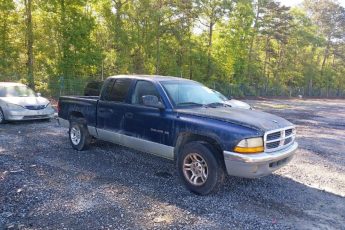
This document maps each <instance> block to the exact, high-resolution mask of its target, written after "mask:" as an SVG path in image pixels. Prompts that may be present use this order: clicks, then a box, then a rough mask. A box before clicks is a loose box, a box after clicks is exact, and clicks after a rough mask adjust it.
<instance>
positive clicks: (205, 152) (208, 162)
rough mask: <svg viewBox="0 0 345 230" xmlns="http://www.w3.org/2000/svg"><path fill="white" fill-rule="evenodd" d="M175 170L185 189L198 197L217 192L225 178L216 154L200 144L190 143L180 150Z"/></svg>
mask: <svg viewBox="0 0 345 230" xmlns="http://www.w3.org/2000/svg"><path fill="white" fill-rule="evenodd" d="M177 168H178V172H179V175H180V178H181V179H182V181H183V183H184V185H185V186H186V187H187V189H189V190H190V191H192V192H194V193H196V194H199V195H207V194H209V193H212V192H215V191H217V190H218V189H219V188H220V186H221V185H222V182H223V180H224V177H225V174H224V170H223V167H222V165H221V163H220V159H219V158H218V154H217V152H215V150H214V149H213V148H212V147H211V146H209V145H208V144H207V143H202V142H191V143H189V144H186V145H185V146H184V147H183V148H182V151H181V152H180V154H179V155H178V158H177Z"/></svg>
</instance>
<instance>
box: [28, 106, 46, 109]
mask: <svg viewBox="0 0 345 230" xmlns="http://www.w3.org/2000/svg"><path fill="white" fill-rule="evenodd" d="M25 108H26V109H28V110H41V109H45V108H46V106H45V105H27V106H25Z"/></svg>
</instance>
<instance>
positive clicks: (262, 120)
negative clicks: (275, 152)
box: [176, 107, 293, 132]
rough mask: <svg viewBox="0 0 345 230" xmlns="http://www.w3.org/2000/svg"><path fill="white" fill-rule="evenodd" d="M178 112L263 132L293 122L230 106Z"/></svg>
mask: <svg viewBox="0 0 345 230" xmlns="http://www.w3.org/2000/svg"><path fill="white" fill-rule="evenodd" d="M176 112H178V113H181V114H189V115H194V116H199V117H206V118H213V119H217V120H222V121H226V122H230V123H234V124H238V125H242V126H246V127H249V128H254V129H257V130H261V131H263V132H266V131H270V130H274V129H280V128H285V127H288V126H292V125H293V124H292V123H291V122H289V121H287V120H285V119H284V118H281V117H278V116H276V115H273V114H269V113H265V112H262V111H258V110H248V109H240V108H229V107H216V108H213V107H206V108H205V107H200V108H199V107H197V108H195V107H194V108H186V109H177V110H176Z"/></svg>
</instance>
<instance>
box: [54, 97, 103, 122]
mask: <svg viewBox="0 0 345 230" xmlns="http://www.w3.org/2000/svg"><path fill="white" fill-rule="evenodd" d="M98 100H99V97H97V96H62V97H60V100H59V117H61V118H63V119H65V120H70V119H71V117H73V116H74V115H76V114H77V113H80V114H82V115H83V117H84V118H85V119H86V121H87V124H88V125H89V126H94V127H96V123H97V104H98Z"/></svg>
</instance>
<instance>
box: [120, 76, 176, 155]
mask: <svg viewBox="0 0 345 230" xmlns="http://www.w3.org/2000/svg"><path fill="white" fill-rule="evenodd" d="M147 95H153V96H156V97H158V98H159V100H160V101H161V102H163V101H162V100H161V96H160V95H159V93H158V91H157V88H156V86H155V85H154V84H153V83H152V82H150V81H145V80H138V81H137V82H136V85H135V88H134V90H133V93H132V95H131V98H130V103H129V104H127V109H126V112H125V123H124V132H125V134H126V135H128V136H131V137H134V138H138V139H141V140H143V141H146V144H145V143H143V141H141V143H142V144H145V145H146V146H149V148H151V149H147V148H146V147H145V151H148V152H151V153H154V154H157V155H161V156H163V157H166V158H171V154H172V152H171V150H172V147H171V146H172V143H171V135H172V133H170V130H171V128H172V120H173V119H171V117H170V115H169V112H167V111H165V110H161V109H158V108H152V107H148V106H145V105H144V104H143V100H142V97H143V96H147Z"/></svg>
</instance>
